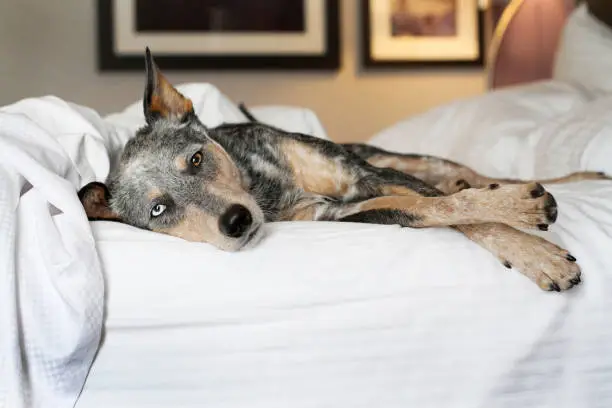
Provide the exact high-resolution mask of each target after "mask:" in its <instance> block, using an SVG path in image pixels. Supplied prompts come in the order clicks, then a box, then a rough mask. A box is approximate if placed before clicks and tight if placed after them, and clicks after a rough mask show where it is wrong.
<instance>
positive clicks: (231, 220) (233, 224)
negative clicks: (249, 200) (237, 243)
mask: <svg viewBox="0 0 612 408" xmlns="http://www.w3.org/2000/svg"><path fill="white" fill-rule="evenodd" d="M251 224H253V217H251V212H250V211H249V210H247V209H246V207H244V206H242V205H240V204H234V205H232V206H231V207H230V208H229V209H228V210H227V211H226V212H225V214H223V215H222V216H221V218H220V219H219V230H221V232H222V233H223V234H224V235H227V236H228V237H230V238H240V237H241V236H243V235H244V233H245V232H247V231H248V230H249V228H250V227H251Z"/></svg>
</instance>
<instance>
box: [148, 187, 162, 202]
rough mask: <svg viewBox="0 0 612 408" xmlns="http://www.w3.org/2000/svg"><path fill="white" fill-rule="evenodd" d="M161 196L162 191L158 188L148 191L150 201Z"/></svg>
mask: <svg viewBox="0 0 612 408" xmlns="http://www.w3.org/2000/svg"><path fill="white" fill-rule="evenodd" d="M161 196H162V192H161V191H160V190H159V189H158V188H153V189H151V190H150V191H149V192H148V193H147V198H148V199H149V201H153V200H155V199H156V198H159V197H161Z"/></svg>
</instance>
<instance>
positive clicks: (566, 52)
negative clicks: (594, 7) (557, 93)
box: [553, 4, 612, 94]
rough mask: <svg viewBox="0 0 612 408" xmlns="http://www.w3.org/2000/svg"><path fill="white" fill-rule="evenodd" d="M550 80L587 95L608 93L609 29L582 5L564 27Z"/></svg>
mask: <svg viewBox="0 0 612 408" xmlns="http://www.w3.org/2000/svg"><path fill="white" fill-rule="evenodd" d="M553 77H554V78H555V79H558V80H561V81H567V82H571V83H575V84H576V85H579V86H582V87H584V88H586V89H588V90H589V91H590V92H594V93H599V94H601V93H609V92H612V29H611V28H610V27H608V26H606V25H605V24H604V23H602V22H601V21H599V20H598V19H597V18H595V17H593V16H592V15H591V14H590V13H589V11H588V9H587V6H586V4H583V5H581V6H580V7H578V8H577V9H576V10H574V12H573V13H572V15H571V16H570V18H569V19H568V21H567V23H566V25H565V28H564V32H563V35H562V39H561V42H560V44H559V49H558V50H557V57H556V61H555V66H554V74H553Z"/></svg>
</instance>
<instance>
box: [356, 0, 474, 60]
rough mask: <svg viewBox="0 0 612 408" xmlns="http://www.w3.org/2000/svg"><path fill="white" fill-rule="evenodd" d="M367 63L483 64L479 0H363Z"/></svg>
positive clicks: (364, 58)
mask: <svg viewBox="0 0 612 408" xmlns="http://www.w3.org/2000/svg"><path fill="white" fill-rule="evenodd" d="M361 16H362V27H363V39H362V42H363V47H362V52H363V65H364V66H365V67H411V66H449V65H455V66H458V65H459V66H461V65H466V66H482V65H484V53H485V51H484V37H483V36H484V29H483V20H484V13H483V11H482V10H481V9H480V8H479V0H361Z"/></svg>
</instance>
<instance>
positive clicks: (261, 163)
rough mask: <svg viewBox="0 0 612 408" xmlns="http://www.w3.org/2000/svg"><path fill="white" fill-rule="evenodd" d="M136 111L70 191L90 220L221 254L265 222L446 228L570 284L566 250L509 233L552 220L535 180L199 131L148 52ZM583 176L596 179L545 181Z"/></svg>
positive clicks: (302, 140) (321, 143)
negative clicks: (110, 164)
mask: <svg viewBox="0 0 612 408" xmlns="http://www.w3.org/2000/svg"><path fill="white" fill-rule="evenodd" d="M143 105H144V114H145V118H146V125H145V126H144V127H143V128H142V129H140V130H139V131H138V132H137V134H136V135H135V136H134V137H133V138H132V139H131V140H130V141H129V142H128V143H127V144H126V146H125V149H124V150H123V152H122V155H121V158H120V161H119V163H118V165H117V166H116V167H115V168H113V170H112V171H111V173H110V175H109V177H108V180H107V184H106V185H104V184H102V183H98V182H94V183H90V184H88V185H86V186H85V187H83V188H82V189H81V191H79V197H80V198H81V201H82V203H83V206H84V207H85V210H86V212H87V215H88V217H89V218H90V219H91V220H114V221H120V222H124V223H126V224H129V225H132V226H135V227H138V228H144V229H148V230H151V231H156V232H159V233H164V234H170V235H173V236H176V237H180V238H183V239H185V240H188V241H197V242H207V243H210V244H212V245H214V246H216V247H218V248H220V249H223V250H226V251H238V250H240V249H243V248H245V247H249V246H253V245H254V244H255V243H256V242H257V241H258V239H259V238H260V237H261V235H262V232H263V225H264V223H266V222H273V221H291V220H309V221H344V222H362V223H376V224H399V225H402V226H404V227H413V228H424V227H451V228H454V229H455V230H457V231H459V232H461V233H463V234H464V235H465V236H466V237H467V238H469V239H470V240H472V241H474V242H475V243H477V244H478V245H480V246H482V247H484V248H486V249H487V250H489V251H490V252H491V253H493V254H494V255H495V256H497V257H498V258H499V259H500V261H501V262H502V263H503V264H504V265H505V266H506V267H508V268H511V267H515V268H516V269H518V270H519V271H520V272H522V273H523V274H524V275H525V276H527V277H528V278H530V279H531V280H533V281H534V282H535V283H536V284H537V285H538V286H539V287H540V288H542V289H544V290H554V291H561V290H566V289H569V288H571V287H572V286H574V285H577V284H579V283H580V268H579V266H578V265H577V264H576V259H575V258H574V257H573V256H572V255H570V254H569V253H568V251H566V250H565V249H563V248H560V247H558V246H556V245H554V244H552V243H550V242H548V241H546V240H544V239H542V238H539V237H536V236H534V235H531V234H528V233H525V232H522V231H519V230H518V229H517V228H521V229H540V230H546V229H547V228H548V225H550V224H552V223H553V222H555V220H556V218H557V204H556V202H555V199H554V198H553V196H552V195H551V194H550V193H548V192H547V191H546V190H545V189H544V188H543V187H542V185H541V184H540V183H538V182H527V181H525V182H522V181H518V180H496V179H490V178H487V177H484V176H481V175H479V174H477V173H475V172H473V171H472V170H470V169H468V168H466V167H464V166H461V165H459V164H456V163H452V162H450V161H447V160H443V159H439V158H435V157H427V156H418V155H400V154H395V153H391V152H386V151H383V150H380V149H376V148H374V147H370V146H366V145H340V144H336V143H332V142H330V141H326V140H321V139H318V138H315V137H312V136H308V135H304V134H297V133H288V132H285V131H282V130H280V129H277V128H275V127H272V126H268V125H265V124H263V123H258V122H257V121H256V120H254V118H252V117H251V119H252V120H251V121H250V122H245V123H240V124H224V125H221V126H218V127H216V128H212V129H211V128H207V127H206V126H204V125H203V124H202V123H201V122H200V120H199V119H198V117H197V116H196V115H195V113H194V110H193V106H192V102H191V101H190V100H189V99H187V98H185V97H184V96H183V95H181V94H180V93H179V92H178V91H177V90H176V89H175V88H174V87H173V86H172V85H171V84H170V83H169V82H168V81H167V80H166V79H165V78H164V76H163V75H162V74H161V73H160V71H159V69H158V67H157V66H156V64H155V63H154V61H153V59H152V57H151V54H150V52H149V50H148V48H147V50H146V90H145V93H144V101H143ZM243 109H245V108H244V107H243ZM245 112H246V113H247V114H248V111H245ZM591 178H605V175H601V174H598V173H577V174H573V175H570V176H568V177H566V178H563V179H558V180H549V181H547V182H567V181H573V180H580V179H591Z"/></svg>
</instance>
